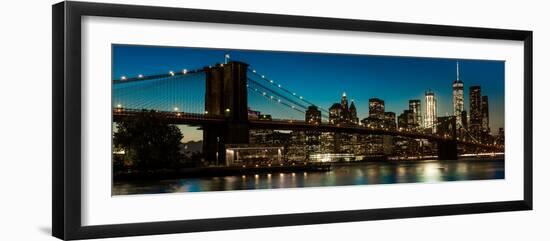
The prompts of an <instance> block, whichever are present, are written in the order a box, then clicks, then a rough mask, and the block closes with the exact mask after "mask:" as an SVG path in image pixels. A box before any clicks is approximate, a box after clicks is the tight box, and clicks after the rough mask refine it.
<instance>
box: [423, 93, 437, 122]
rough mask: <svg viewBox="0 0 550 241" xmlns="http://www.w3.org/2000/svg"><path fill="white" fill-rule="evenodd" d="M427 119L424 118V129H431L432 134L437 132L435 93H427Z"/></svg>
mask: <svg viewBox="0 0 550 241" xmlns="http://www.w3.org/2000/svg"><path fill="white" fill-rule="evenodd" d="M425 96H426V97H425V98H426V117H425V118H424V127H425V128H429V129H431V130H432V131H431V132H432V133H435V132H436V131H437V127H436V125H435V124H436V121H437V102H436V99H435V94H434V92H433V91H431V90H428V91H426V95H425Z"/></svg>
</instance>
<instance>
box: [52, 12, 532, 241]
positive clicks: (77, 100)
mask: <svg viewBox="0 0 550 241" xmlns="http://www.w3.org/2000/svg"><path fill="white" fill-rule="evenodd" d="M52 10H53V21H52V23H53V44H52V51H53V59H52V62H53V76H52V78H53V86H52V90H53V100H52V103H53V113H52V115H53V120H52V123H53V125H52V131H53V135H52V136H53V138H52V142H53V150H52V153H53V156H52V159H53V167H52V175H53V187H52V188H53V194H52V211H53V212H52V226H53V228H52V233H53V236H55V237H57V238H60V239H66V240H69V239H71V240H72V239H87V238H106V237H119V236H133V235H151V234H168V233H184V232H199V231H213V230H228V229H243V228H260V227H276V226H290V225H307V224H322V223H336V222H350V221H366V220H380V219H397V218H413V217H427V216H442V215H457V214H473V213H488V212H501V211H518V210H531V209H532V208H533V188H532V187H533V185H532V180H533V179H532V170H533V167H532V166H533V160H532V146H533V145H532V120H533V119H532V118H533V98H532V88H533V80H532V79H533V77H532V76H533V69H532V67H533V63H532V62H533V33H532V31H523V30H505V29H490V28H474V27H459V26H442V25H429V24H414V23H397V22H383V21H366V20H352V19H335V18H323V17H305V16H290V15H276V14H261V13H245V12H228V11H213V10H197V9H183V8H170V7H150V6H135V5H119V4H104V3H88V2H61V3H58V4H55V5H53V7H52ZM83 16H104V17H121V18H136V19H158V20H175V21H194V22H207V23H229V24H244V25H259V26H280V27H297V28H312V29H328V30H350V31H366V32H379V33H397V34H414V35H428V36H450V37H468V38H481V39H500V40H517V41H523V43H524V76H523V77H524V127H523V128H524V139H523V141H524V160H523V161H524V163H523V165H524V180H523V182H524V186H523V189H524V194H523V199H521V200H510V201H502V202H484V203H464V204H456V205H434V206H421V207H403V208H384V209H368V210H344V211H333V212H316V213H300V214H283V215H264V216H247V217H236V218H212V219H199V220H183V221H163V222H146V223H141V222H140V220H136V223H131V224H114V225H99V226H82V224H81V213H82V207H81V171H80V170H81V138H82V137H83V136H82V134H81V88H82V85H81V57H82V56H81V55H82V52H81V17H83Z"/></svg>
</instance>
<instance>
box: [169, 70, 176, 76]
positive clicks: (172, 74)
mask: <svg viewBox="0 0 550 241" xmlns="http://www.w3.org/2000/svg"><path fill="white" fill-rule="evenodd" d="M168 74H170V76H174V75H176V73H174V71H172V70H170V72H168Z"/></svg>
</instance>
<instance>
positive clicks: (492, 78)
mask: <svg viewBox="0 0 550 241" xmlns="http://www.w3.org/2000/svg"><path fill="white" fill-rule="evenodd" d="M532 48H533V47H532V32H531V31H524V30H505V29H488V28H474V27H458V26H441V25H429V24H414V23H395V22H382V21H366V20H352V19H334V18H321V17H306V16H290V15H274V14H262V13H244V12H227V11H214V10H196V9H182V8H167V7H150V6H134V5H115V4H101V3H86V2H61V3H58V4H56V5H54V6H53V202H52V203H53V235H54V236H55V237H58V238H60V239H86V238H101V237H117V236H132V235H149V234H166V233H180V232H198V231H211V230H227V229H243V228H259V227H275V226H287V225H306V224H321V223H333V222H349V221H365V220H380V219H396V218H412V217H426V216H440V215H456V214H471V213H486V212H500V211H518V210H531V209H532V54H533V50H532ZM472 218H475V217H472Z"/></svg>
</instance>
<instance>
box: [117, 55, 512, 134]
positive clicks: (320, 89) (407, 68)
mask: <svg viewBox="0 0 550 241" xmlns="http://www.w3.org/2000/svg"><path fill="white" fill-rule="evenodd" d="M225 53H228V54H230V56H231V59H232V60H238V61H242V62H246V63H248V64H250V66H251V67H252V68H253V69H255V70H256V71H257V72H258V73H261V74H264V75H266V77H267V78H269V79H273V80H275V81H276V82H278V83H281V84H282V85H283V86H284V87H285V88H287V89H289V90H292V91H294V92H296V93H298V94H299V95H302V96H303V97H304V98H306V99H307V100H309V101H311V102H313V103H315V104H317V105H318V106H320V107H322V108H325V109H328V108H329V107H330V105H332V103H334V102H339V101H340V97H341V95H342V93H343V92H346V94H347V96H348V99H350V100H351V99H353V100H354V101H355V105H356V107H357V111H358V116H359V118H360V119H362V118H365V117H367V116H368V99H369V98H372V97H377V98H380V99H383V100H384V101H385V104H386V111H392V112H395V113H396V114H397V115H399V114H401V113H402V112H403V110H405V109H407V108H408V101H409V100H410V99H420V100H421V101H422V111H423V112H424V111H425V102H424V92H425V91H426V90H428V89H431V90H433V91H434V92H435V95H436V98H437V112H438V115H439V116H444V115H447V114H449V115H450V114H452V83H453V81H454V80H455V79H456V61H458V62H459V64H460V79H461V80H462V81H464V97H465V102H464V107H465V110H466V111H468V114H469V113H470V111H469V98H468V95H469V87H470V86H472V85H480V86H481V92H482V95H487V96H489V112H490V113H489V120H490V127H491V130H492V132H493V133H495V132H496V131H498V128H499V127H504V62H503V61H492V60H464V59H441V58H418V57H390V56H374V55H343V54H325V53H302V52H273V51H256V50H226V49H206V48H184V47H158V46H133V45H113V63H112V64H113V71H112V79H120V77H121V76H128V77H134V76H138V75H139V74H143V75H152V74H159V73H167V72H168V71H169V70H176V71H179V70H182V69H184V68H185V69H200V68H202V67H204V66H208V65H214V64H216V63H223V61H224V54H225ZM114 95H116V92H114ZM184 135H185V133H184ZM190 137H191V136H188V138H190ZM197 137H198V136H197ZM186 139H187V138H186ZM191 139H196V138H191Z"/></svg>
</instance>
